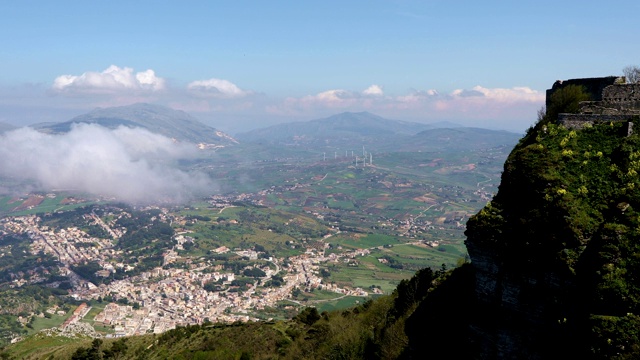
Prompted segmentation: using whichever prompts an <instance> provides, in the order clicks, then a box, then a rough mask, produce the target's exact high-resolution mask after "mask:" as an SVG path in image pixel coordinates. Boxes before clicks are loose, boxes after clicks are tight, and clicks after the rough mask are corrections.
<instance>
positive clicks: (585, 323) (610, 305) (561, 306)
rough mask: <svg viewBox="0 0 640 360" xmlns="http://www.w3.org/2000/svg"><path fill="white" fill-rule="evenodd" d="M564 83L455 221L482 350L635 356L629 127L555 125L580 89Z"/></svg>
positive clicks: (637, 250) (634, 199) (634, 163)
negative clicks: (483, 197) (475, 206)
mask: <svg viewBox="0 0 640 360" xmlns="http://www.w3.org/2000/svg"><path fill="white" fill-rule="evenodd" d="M566 89H567V90H566V91H563V93H560V92H559V93H558V95H562V97H563V99H562V105H559V103H558V102H556V103H554V100H555V99H560V98H561V97H560V96H558V97H554V96H552V97H551V99H550V101H551V102H550V103H549V102H548V104H550V106H549V107H548V108H547V114H546V116H545V117H543V118H542V119H541V120H540V121H539V122H538V124H537V125H536V126H535V127H534V128H532V129H530V130H529V132H528V133H527V135H526V136H525V137H524V138H523V139H522V140H521V141H520V143H519V144H518V145H517V146H516V148H515V149H514V150H513V151H512V153H511V154H510V156H509V158H508V159H507V161H506V163H505V166H504V173H503V175H502V181H501V184H500V187H499V191H498V193H497V195H496V196H495V197H494V199H493V201H491V202H490V203H489V204H488V205H487V206H486V207H485V208H484V209H483V210H481V211H480V212H479V213H478V214H477V215H475V216H474V217H472V218H471V219H470V220H469V221H468V223H467V231H466V233H465V234H466V235H467V241H466V245H467V249H468V251H469V255H470V257H471V261H472V264H473V268H474V270H475V272H476V287H475V293H476V297H477V300H478V309H477V310H476V312H475V314H474V315H473V316H472V317H471V318H470V319H471V321H470V323H471V329H473V333H472V337H471V340H472V342H473V343H474V344H476V345H477V346H478V350H477V351H478V354H480V356H479V357H482V358H514V357H519V358H522V357H523V354H526V358H531V359H544V358H550V357H562V356H563V355H564V356H568V357H571V358H594V359H605V358H617V359H627V358H638V356H640V350H639V349H640V338H639V336H638V332H637V329H638V328H639V326H640V317H639V316H638V315H637V314H640V284H639V283H638V281H637V279H638V277H639V276H640V261H639V260H638V259H639V258H640V243H638V238H639V237H638V235H640V233H639V232H638V231H639V229H640V216H639V215H640V213H639V212H638V211H639V209H640V178H639V176H638V172H639V171H640V161H639V160H638V159H640V152H639V151H638V149H639V148H640V135H638V134H637V133H630V132H629V128H630V125H629V123H628V121H619V122H611V121H593V122H590V123H583V124H581V127H582V128H581V129H580V130H578V129H572V128H567V127H565V126H562V125H559V124H558V123H557V120H556V119H557V114H563V113H566V112H567V111H566V110H565V109H567V108H570V107H572V106H573V107H574V108H575V109H577V107H575V105H577V104H576V103H577V101H579V100H580V99H583V98H585V97H586V98H588V96H584V94H582V90H580V89H577V88H571V87H567V88H566ZM567 99H569V101H566V100H567ZM558 107H560V108H558ZM577 117H579V116H577ZM587 118H589V117H587ZM636 118H637V117H636ZM559 349H562V350H559Z"/></svg>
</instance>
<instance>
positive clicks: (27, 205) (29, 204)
mask: <svg viewBox="0 0 640 360" xmlns="http://www.w3.org/2000/svg"><path fill="white" fill-rule="evenodd" d="M43 201H44V196H40V195H35V196H30V197H29V198H28V199H27V200H25V201H24V202H23V203H22V204H21V205H18V206H17V207H16V208H14V209H13V210H14V211H20V210H26V209H31V208H33V207H35V206H38V205H40V204H41V203H42V202H43Z"/></svg>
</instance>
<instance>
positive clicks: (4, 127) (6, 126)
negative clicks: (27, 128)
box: [0, 122, 16, 133]
mask: <svg viewBox="0 0 640 360" xmlns="http://www.w3.org/2000/svg"><path fill="white" fill-rule="evenodd" d="M15 128H16V127H15V126H13V125H11V124H7V123H3V122H0V133H3V132H5V131H9V130H13V129H15Z"/></svg>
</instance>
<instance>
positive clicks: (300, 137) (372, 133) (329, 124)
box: [237, 112, 431, 146]
mask: <svg viewBox="0 0 640 360" xmlns="http://www.w3.org/2000/svg"><path fill="white" fill-rule="evenodd" d="M430 128H431V127H430V126H429V125H425V124H419V123H413V122H407V121H399V120H389V119H385V118H382V117H380V116H377V115H374V114H371V113H368V112H359V113H352V112H345V113H341V114H337V115H333V116H330V117H328V118H323V119H317V120H311V121H305V122H292V123H286V124H278V125H274V126H270V127H267V128H263V129H256V130H252V131H249V132H245V133H242V134H238V135H237V137H238V139H240V140H242V141H245V142H262V143H269V144H272V145H288V146H296V145H298V146H305V145H306V146H322V145H323V144H324V145H327V144H342V143H343V142H345V141H351V142H353V141H363V140H365V141H367V142H369V141H370V140H371V139H380V138H385V137H387V138H388V137H390V136H391V137H393V136H398V135H405V136H409V135H414V134H417V133H418V132H420V131H423V130H426V129H430Z"/></svg>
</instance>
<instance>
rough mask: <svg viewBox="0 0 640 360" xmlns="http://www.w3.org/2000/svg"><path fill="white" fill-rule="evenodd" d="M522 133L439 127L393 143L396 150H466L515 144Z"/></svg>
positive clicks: (392, 148)
mask: <svg viewBox="0 0 640 360" xmlns="http://www.w3.org/2000/svg"><path fill="white" fill-rule="evenodd" d="M520 137H521V135H520V134H516V133H512V132H509V131H503V130H488V129H481V128H472V127H455V128H439V129H430V130H425V131H421V132H419V133H418V134H416V135H413V136H411V137H409V138H407V139H405V140H404V141H402V142H401V143H396V144H391V146H390V149H389V150H394V149H396V151H416V150H420V151H442V150H445V149H446V150H447V151H466V150H477V149H487V148H493V147H497V146H509V147H512V146H514V145H515V144H516V143H517V142H518V140H519V139H520Z"/></svg>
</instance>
